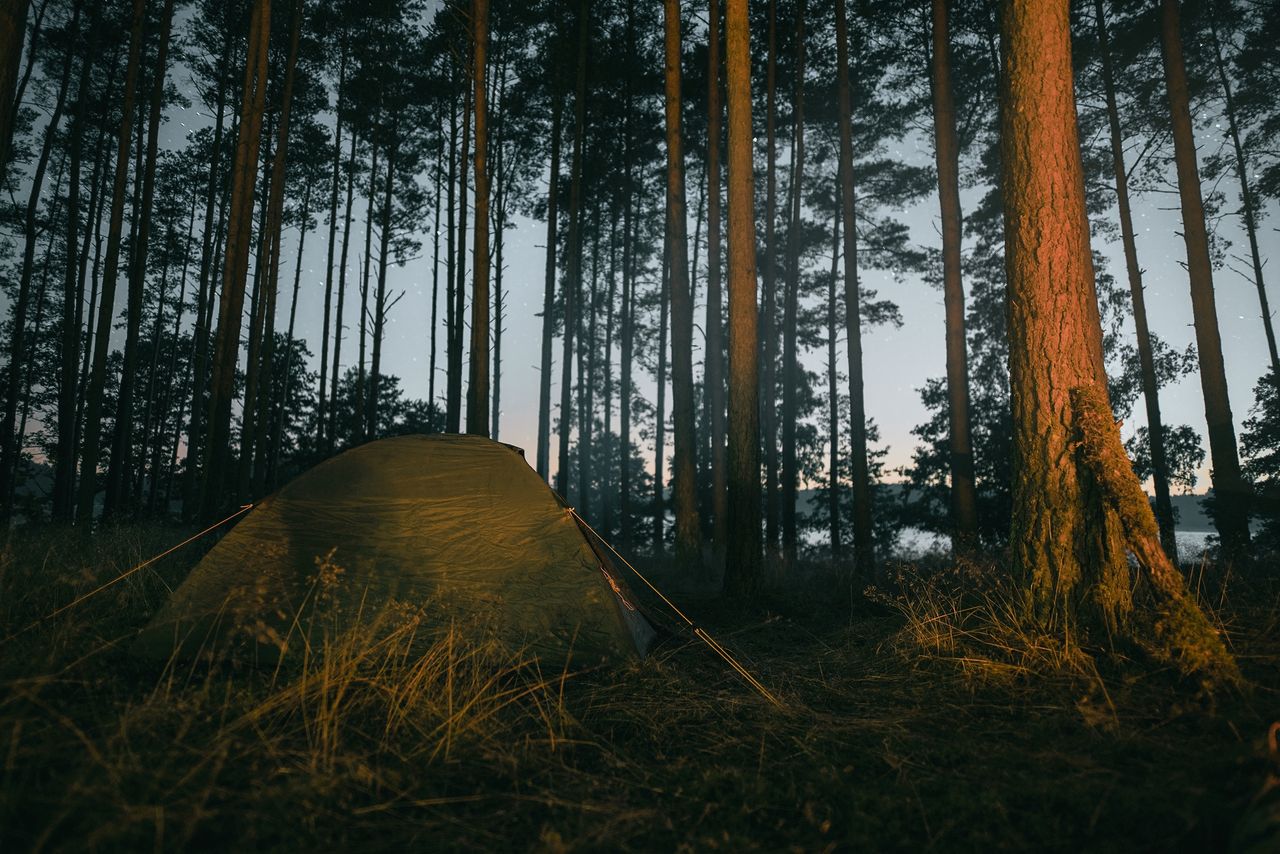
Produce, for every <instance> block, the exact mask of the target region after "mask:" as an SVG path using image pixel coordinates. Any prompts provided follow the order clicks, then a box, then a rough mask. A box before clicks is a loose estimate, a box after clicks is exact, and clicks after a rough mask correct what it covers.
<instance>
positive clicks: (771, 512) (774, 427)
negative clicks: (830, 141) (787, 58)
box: [725, 0, 781, 550]
mask: <svg viewBox="0 0 1280 854" xmlns="http://www.w3.org/2000/svg"><path fill="white" fill-rule="evenodd" d="M725 29H726V30H727V29H728V24H726V25H725ZM777 69H778V3H777V0H769V56H768V60H767V65H766V72H765V157H766V166H765V170H766V171H765V202H764V223H765V225H764V288H763V293H762V294H761V298H762V299H763V301H764V305H763V306H761V310H760V314H761V316H760V337H761V338H762V339H763V341H762V347H761V352H760V358H761V370H760V383H761V392H760V394H761V397H760V407H761V410H760V419H761V421H762V424H761V426H762V427H763V428H764V470H765V471H764V484H765V485H764V490H765V506H764V516H765V524H764V529H765V542H766V543H767V544H768V547H769V549H770V550H773V549H776V548H777V546H778V515H779V511H780V509H781V508H780V507H779V496H778V413H777V406H776V403H777V388H778V380H777V376H776V372H777V366H778V324H777V302H778V282H777V265H776V264H775V261H776V259H777V239H776V235H777V230H776V226H775V223H776V221H777V215H778V135H777V116H778V107H777V76H778V72H777Z"/></svg>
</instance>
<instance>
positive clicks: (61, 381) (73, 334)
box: [0, 6, 98, 522]
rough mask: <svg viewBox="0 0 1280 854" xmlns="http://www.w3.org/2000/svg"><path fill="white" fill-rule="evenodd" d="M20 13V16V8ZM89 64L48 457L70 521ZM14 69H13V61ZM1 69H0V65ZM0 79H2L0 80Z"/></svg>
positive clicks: (80, 112)
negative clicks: (54, 432)
mask: <svg viewBox="0 0 1280 854" xmlns="http://www.w3.org/2000/svg"><path fill="white" fill-rule="evenodd" d="M22 14H23V15H24V16H25V14H26V10H25V9H24V10H23V12H22ZM0 17H2V13H0ZM97 23H98V11H97V7H96V6H95V7H94V11H93V12H92V14H91V17H90V21H89V30H88V32H89V33H90V34H93V33H95V32H96V29H97ZM2 27H3V24H2V23H0V32H2ZM15 61H16V60H15ZM93 68H94V61H93V59H91V58H90V57H88V56H85V57H84V58H82V59H81V61H80V79H79V80H78V81H77V82H76V110H75V116H74V118H73V122H74V123H73V124H72V126H71V128H70V129H69V133H68V137H69V140H68V155H67V158H68V160H69V161H70V164H69V165H70V170H71V173H70V178H69V182H68V187H67V237H66V265H65V267H64V270H63V289H62V344H61V350H60V359H59V362H60V366H61V371H60V373H59V376H58V410H57V426H58V444H57V448H56V450H55V452H54V461H53V463H54V468H53V507H52V515H53V518H54V520H55V521H60V522H71V521H72V520H73V519H74V516H75V496H74V493H75V485H76V443H75V434H76V400H77V398H78V396H79V395H78V392H79V387H78V385H77V382H76V379H77V376H76V374H77V369H78V368H79V365H80V340H81V331H80V319H81V312H82V308H81V305H82V300H83V299H84V289H83V286H82V284H81V280H80V277H79V275H78V273H79V271H80V270H81V269H82V268H83V258H84V253H81V255H80V256H79V257H77V255H76V250H77V243H78V241H79V239H80V171H81V163H82V160H83V155H82V151H83V145H84V133H85V121H86V118H87V115H88V105H89V94H90V87H91V86H92V79H91V72H92V71H93ZM14 70H15V71H16V66H15V69H14ZM0 73H4V72H3V70H0ZM10 82H12V81H10ZM0 85H3V84H2V83H0ZM5 106H6V105H5V104H4V103H3V102H0V111H3V110H4V109H5ZM3 159H4V152H3V151H0V163H2V162H3ZM2 180H3V170H0V181H2ZM95 185H96V176H95V181H94V182H91V185H90V186H91V187H94V188H95V189H96V186H95ZM89 211H90V215H92V212H93V205H92V200H91V202H90V206H89ZM92 230H93V229H92V228H91V227H89V228H86V229H85V232H86V233H88V232H91V231H92ZM86 248H87V247H86Z"/></svg>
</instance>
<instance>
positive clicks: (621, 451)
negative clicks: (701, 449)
mask: <svg viewBox="0 0 1280 854" xmlns="http://www.w3.org/2000/svg"><path fill="white" fill-rule="evenodd" d="M625 35H626V42H627V64H626V70H625V71H624V77H623V81H622V87H623V96H622V97H623V103H624V104H625V105H626V110H625V114H624V117H623V137H622V174H623V185H624V187H625V191H626V196H625V198H624V200H623V205H622V323H621V329H620V330H619V333H620V338H621V341H620V343H619V357H620V363H619V370H620V376H619V377H618V517H619V525H618V533H619V535H620V538H621V540H622V545H623V547H624V548H629V547H630V546H631V544H632V542H633V535H632V530H631V360H632V358H633V354H634V345H635V323H634V318H635V241H634V237H633V230H632V229H633V227H634V223H633V219H634V217H633V207H634V205H635V196H636V194H635V186H634V184H633V179H634V176H635V153H634V152H635V136H634V127H633V125H632V113H633V107H634V103H635V100H634V97H633V85H632V81H633V78H632V75H633V73H634V72H633V70H632V69H634V68H635V53H636V32H635V3H634V0H627V16H626V33H625Z"/></svg>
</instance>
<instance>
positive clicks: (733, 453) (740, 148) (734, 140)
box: [724, 0, 760, 598]
mask: <svg viewBox="0 0 1280 854" xmlns="http://www.w3.org/2000/svg"><path fill="white" fill-rule="evenodd" d="M724 31H725V80H726V84H727V86H726V89H727V91H726V98H725V101H726V105H727V107H728V115H729V125H728V130H729V136H728V166H729V231H728V250H729V336H728V337H729V418H728V425H729V430H728V436H727V441H728V445H727V457H726V462H727V467H726V471H727V474H728V489H729V503H728V508H729V511H728V516H727V524H726V531H727V534H726V538H725V546H726V554H725V587H726V588H727V589H728V590H729V591H730V592H731V593H733V594H734V595H736V596H738V597H740V598H747V597H751V596H753V595H755V593H756V591H757V590H758V588H759V585H760V405H759V397H758V395H759V390H760V386H759V382H758V377H757V367H758V364H759V362H758V352H759V341H758V339H757V335H756V324H757V318H758V316H757V312H756V227H755V199H754V196H755V190H754V183H755V178H754V175H753V174H752V162H751V161H752V150H751V149H752V128H751V33H750V27H749V24H748V21H747V0H725V10H724Z"/></svg>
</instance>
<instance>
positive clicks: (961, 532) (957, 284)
mask: <svg viewBox="0 0 1280 854" xmlns="http://www.w3.org/2000/svg"><path fill="white" fill-rule="evenodd" d="M932 47H933V66H932V71H933V76H932V79H931V82H932V84H933V132H934V158H935V160H936V162H937V166H938V201H939V204H940V206H941V208H942V290H943V300H944V303H945V307H946V333H947V413H948V416H949V424H948V427H949V430H948V433H949V436H948V442H949V445H950V448H949V450H950V456H951V459H950V463H951V521H952V525H953V526H954V528H953V533H952V537H951V548H952V551H953V552H955V553H956V554H964V553H966V552H969V551H971V550H973V549H974V548H975V547H976V546H977V537H978V496H977V493H976V490H975V486H974V471H973V440H972V438H971V436H970V431H969V353H968V346H967V344H966V341H965V323H964V284H963V283H962V281H961V269H960V266H961V255H960V242H961V228H960V227H961V214H960V166H959V159H960V145H959V143H958V141H957V138H956V108H955V102H954V99H953V97H952V92H951V57H950V53H951V39H950V28H949V24H948V15H947V0H933V45H932Z"/></svg>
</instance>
